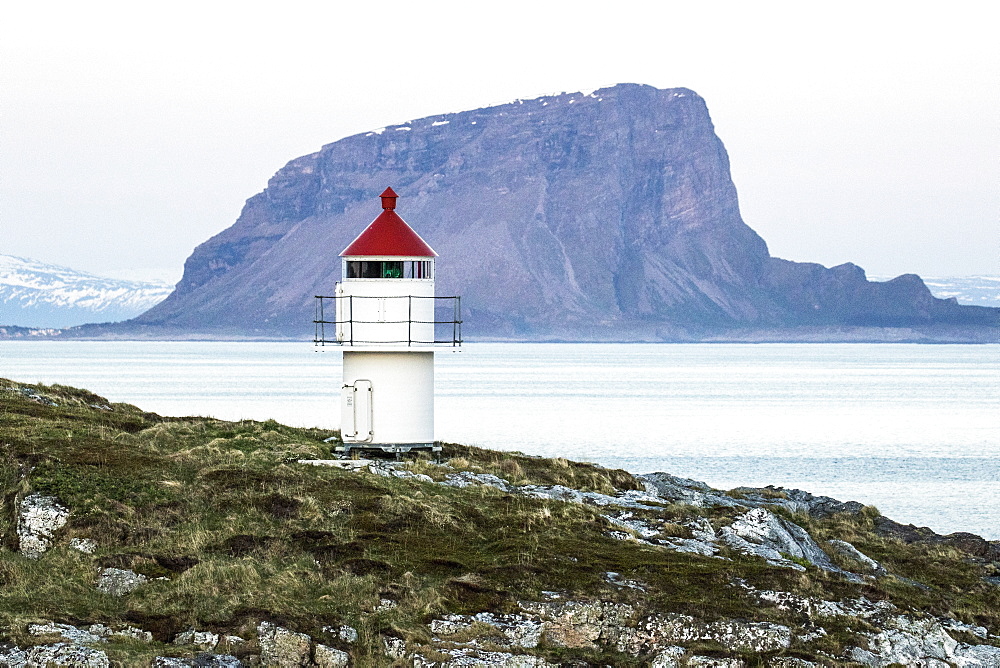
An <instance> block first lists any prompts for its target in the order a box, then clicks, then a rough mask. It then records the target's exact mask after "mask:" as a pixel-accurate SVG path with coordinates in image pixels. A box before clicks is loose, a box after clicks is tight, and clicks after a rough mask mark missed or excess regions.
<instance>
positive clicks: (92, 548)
mask: <svg viewBox="0 0 1000 668" xmlns="http://www.w3.org/2000/svg"><path fill="white" fill-rule="evenodd" d="M69 546H70V547H71V548H73V549H74V550H76V551H78V552H83V553H84V554H93V553H94V552H96V551H97V543H96V542H94V541H92V540H91V539H89V538H70V539H69Z"/></svg>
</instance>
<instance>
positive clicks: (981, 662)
mask: <svg viewBox="0 0 1000 668" xmlns="http://www.w3.org/2000/svg"><path fill="white" fill-rule="evenodd" d="M885 626H886V628H883V629H882V630H881V631H879V632H878V633H872V634H863V635H864V637H865V638H866V640H867V642H868V649H867V650H865V649H861V648H859V647H854V648H851V649H849V650H848V653H847V656H848V658H850V659H851V660H853V661H856V662H858V663H860V664H863V665H866V666H876V667H878V668H882V667H884V666H888V665H891V664H897V663H898V664H903V665H907V666H947V665H949V664H950V665H957V666H1000V647H994V646H992V645H968V644H965V643H959V642H958V641H957V640H955V639H954V638H952V637H951V636H950V635H948V632H947V631H946V630H945V628H944V627H943V626H942V624H941V622H940V621H938V620H936V619H930V618H926V619H913V618H912V617H908V616H906V615H898V616H896V617H892V618H890V619H887V620H886V622H885Z"/></svg>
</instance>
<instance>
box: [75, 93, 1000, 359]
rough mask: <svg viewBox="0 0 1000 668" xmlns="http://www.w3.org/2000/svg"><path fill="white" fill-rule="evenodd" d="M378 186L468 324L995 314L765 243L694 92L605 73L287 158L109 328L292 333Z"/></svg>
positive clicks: (985, 321) (470, 329) (521, 326)
mask: <svg viewBox="0 0 1000 668" xmlns="http://www.w3.org/2000/svg"><path fill="white" fill-rule="evenodd" d="M386 185H392V187H393V188H394V189H395V190H396V191H398V192H399V193H400V195H401V199H400V202H399V211H400V213H401V215H403V217H404V218H406V219H407V220H408V222H410V223H411V224H412V225H413V226H414V227H415V228H416V229H417V230H418V232H419V233H420V234H421V235H422V236H423V237H424V238H425V239H426V240H427V241H428V242H429V243H430V245H431V246H433V247H434V248H435V250H437V252H439V253H440V260H439V267H438V278H439V281H438V288H439V289H438V294H442V295H444V294H462V295H463V297H464V299H463V304H464V305H465V307H466V311H465V319H466V322H467V326H466V333H467V334H468V335H471V336H479V337H508V336H509V337H516V338H529V339H530V338H536V339H537V338H569V339H572V340H580V339H618V340H622V339H640V340H691V339H697V338H704V337H709V336H714V335H718V334H719V333H723V332H734V331H739V332H745V331H746V330H754V331H756V330H762V329H764V330H774V331H779V330H780V329H781V328H789V327H820V328H822V327H831V326H833V327H838V328H844V327H852V326H853V327H862V328H864V327H868V328H883V327H889V328H893V327H897V328H898V327H909V328H914V327H915V328H918V329H919V328H920V327H946V328H947V327H950V328H953V329H956V328H957V329H956V331H959V330H961V329H962V328H963V327H964V328H968V327H971V326H976V327H984V326H985V327H987V328H993V329H996V328H997V327H998V323H1000V316H998V314H1000V310H998V309H987V308H982V307H968V306H959V305H958V304H956V303H954V302H953V301H949V300H941V299H935V298H934V297H933V296H932V295H931V294H930V292H929V291H928V290H927V288H926V286H924V284H923V282H922V281H921V280H920V279H919V278H918V277H916V276H913V275H904V276H900V277H898V278H896V279H893V280H892V281H888V282H871V281H868V280H867V279H866V277H865V273H864V271H863V270H862V269H860V268H859V267H857V266H855V265H852V264H844V265H840V266H838V267H834V268H832V269H827V268H825V267H822V266H820V265H817V264H807V263H797V262H790V261H787V260H781V259H778V258H773V257H771V256H770V255H769V253H768V250H767V245H766V244H765V242H764V240H763V239H761V238H760V236H758V235H757V234H756V233H755V232H754V231H753V230H752V229H750V227H748V226H747V225H746V224H745V223H744V222H743V220H742V218H741V216H740V211H739V204H738V201H737V196H736V188H735V186H734V185H733V183H732V179H731V177H730V172H729V159H728V156H727V155H726V151H725V148H724V147H723V145H722V142H721V141H720V140H719V138H718V137H717V136H716V135H715V131H714V128H713V126H712V122H711V119H710V118H709V115H708V109H707V107H706V105H705V102H704V100H702V98H701V97H699V96H698V95H697V94H695V93H694V92H692V91H690V90H687V89H684V88H674V89H666V90H658V89H656V88H653V87H651V86H642V85H636V84H621V85H618V86H615V87H612V88H606V89H602V90H598V91H595V92H594V93H591V94H588V95H584V94H581V93H570V94H562V95H556V96H550V97H542V98H538V99H534V100H519V101H516V102H513V103H511V104H506V105H501V106H497V107H490V108H486V109H477V110H474V111H466V112H461V113H454V114H444V115H440V116H432V117H428V118H423V119H419V120H415V121H412V122H409V123H404V124H401V125H395V126H390V127H387V128H384V129H381V130H377V131H374V132H368V133H364V134H360V135H355V136H352V137H347V138H345V139H342V140H340V141H337V142H335V143H333V144H329V145H327V146H324V147H323V148H322V150H320V151H318V152H316V153H313V154H310V155H306V156H302V157H300V158H296V159H295V160H292V161H291V162H289V163H288V164H287V165H286V166H285V167H284V168H283V169H281V170H280V171H279V172H278V173H277V174H275V175H274V177H273V178H272V179H271V180H270V181H269V183H268V186H267V188H266V189H265V190H264V191H263V192H262V193H260V194H258V195H255V196H254V197H251V198H250V199H249V200H248V201H247V203H246V206H245V207H244V209H243V212H242V213H241V215H240V217H239V219H238V220H237V221H236V223H235V224H234V225H233V226H232V227H230V228H228V229H226V230H225V231H223V232H221V233H220V234H218V235H216V236H215V237H213V238H211V239H209V240H208V241H206V242H205V243H203V244H201V245H200V246H198V247H197V248H196V249H195V250H194V252H193V253H192V255H191V256H190V257H189V258H188V260H187V262H186V263H185V267H184V277H183V279H182V280H181V282H180V283H179V284H178V285H177V287H176V289H175V290H174V292H173V293H172V294H171V295H170V296H169V297H168V298H167V299H166V300H165V301H164V302H162V303H160V304H158V305H157V306H155V307H154V308H152V309H150V310H149V311H148V312H146V313H144V314H142V315H141V316H139V317H138V318H136V319H134V320H133V321H130V323H128V324H127V325H125V326H120V327H117V328H113V331H116V332H123V331H127V332H129V333H131V334H132V335H142V334H146V335H150V336H155V335H158V334H159V335H169V334H170V333H171V332H173V333H178V332H190V331H200V332H215V333H216V334H217V335H227V334H229V335H244V336H251V335H255V334H257V335H273V336H281V335H283V336H296V337H300V336H303V335H306V334H308V333H309V332H310V322H311V320H312V318H313V305H312V302H313V296H314V295H317V294H331V291H332V289H333V284H334V282H335V281H336V280H338V279H339V274H340V260H339V258H338V257H337V254H338V253H339V252H340V251H341V250H342V249H343V248H345V247H346V246H347V245H348V243H349V242H350V241H351V240H352V239H353V238H354V237H355V236H356V235H357V234H358V233H359V232H360V231H361V230H362V229H363V228H364V226H366V225H367V224H368V223H369V222H370V221H371V220H372V219H373V218H374V217H375V214H376V213H378V207H377V200H376V199H375V197H376V195H377V194H378V193H379V192H380V191H381V190H382V189H383V188H385V187H386ZM108 331H112V330H108ZM841 331H843V330H841ZM949 331H951V330H949ZM990 331H992V329H991V330H990ZM81 333H83V334H87V333H90V334H91V335H98V334H100V331H98V330H82V331H81ZM993 333H994V334H995V332H993ZM729 335H730V336H736V334H729ZM739 335H740V336H743V335H744V334H739ZM857 335H862V334H852V335H851V336H857ZM775 336H778V337H779V338H780V335H775ZM869 336H871V333H869ZM919 336H920V334H919V331H917V330H914V331H913V332H908V333H906V334H905V335H904V337H919ZM943 336H947V334H945V335H943Z"/></svg>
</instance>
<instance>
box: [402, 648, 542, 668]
mask: <svg viewBox="0 0 1000 668" xmlns="http://www.w3.org/2000/svg"><path fill="white" fill-rule="evenodd" d="M437 652H438V653H440V654H446V655H450V656H451V657H452V658H451V659H447V660H445V661H439V660H431V659H428V658H426V657H424V656H423V655H421V654H419V653H418V654H414V655H413V668H459V667H460V666H461V667H465V666H470V667H471V666H476V667H477V668H550V667H551V668H555V667H556V665H557V664H554V663H549V662H548V661H546V660H545V659H543V658H542V657H540V656H533V655H531V654H511V653H508V652H488V651H485V650H481V649H474V648H467V647H462V648H458V649H444V650H437Z"/></svg>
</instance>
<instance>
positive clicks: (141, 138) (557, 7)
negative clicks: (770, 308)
mask: <svg viewBox="0 0 1000 668" xmlns="http://www.w3.org/2000/svg"><path fill="white" fill-rule="evenodd" d="M4 5H5V7H4V11H3V16H4V20H3V22H2V24H0V254H8V255H20V256H25V257H30V258H34V259H37V260H41V261H44V262H51V263H54V264H62V265H66V266H70V267H74V268H77V269H82V270H86V271H91V272H94V273H98V274H102V275H109V276H119V277H129V278H147V277H149V278H153V277H158V278H165V279H170V280H177V279H179V277H180V275H181V271H182V267H183V262H184V260H185V258H186V257H187V256H188V255H189V254H190V253H191V250H192V249H193V248H194V247H195V246H196V245H197V244H199V243H201V242H202V241H205V240H206V239H208V238H209V237H210V236H212V235H213V234H215V233H217V232H219V231H221V230H223V229H225V228H226V227H228V226H230V225H231V224H232V223H233V222H234V221H235V220H236V217H237V216H238V215H239V212H240V209H241V207H242V206H243V203H244V201H245V200H246V199H247V198H249V197H251V196H252V195H254V194H255V193H257V192H259V191H260V190H262V189H263V188H264V186H265V185H266V183H267V180H268V178H270V177H271V175H273V174H274V172H276V171H277V170H278V169H280V168H281V167H282V166H283V165H284V164H285V163H286V162H287V161H289V160H291V159H292V158H295V157H298V156H300V155H304V154H306V153H311V152H313V151H316V150H318V149H319V148H320V147H321V146H322V145H323V144H327V143H331V142H333V141H336V140H338V139H341V138H343V137H346V136H349V135H352V134H355V133H358V132H363V131H367V130H370V129H374V128H378V127H381V126H383V125H387V124H393V123H400V122H404V121H407V120H410V119H414V118H419V117H422V116H428V115H432V114H438V113H445V112H451V111H462V110H466V109H474V108H477V107H482V106H487V105H490V104H495V103H502V102H506V101H510V100H514V99H517V98H532V97H536V96H539V95H544V94H550V93H558V92H561V91H567V92H573V91H577V90H592V89H595V88H600V87H603V86H608V85H613V84H615V83H622V82H635V83H645V84H650V85H653V86H657V87H659V88H667V87H673V86H685V87H687V88H691V89H693V90H695V91H697V92H698V93H699V94H701V95H702V96H703V97H704V98H705V100H706V101H707V103H708V107H709V111H710V112H711V115H712V118H713V121H714V122H715V126H716V131H717V133H718V134H719V136H720V137H721V138H722V141H723V142H724V143H725V145H726V148H727V149H728V151H729V156H730V160H731V163H732V172H733V179H734V181H735V183H736V187H737V190H738V191H739V196H740V204H741V208H742V212H743V218H744V220H746V222H747V223H748V224H749V225H750V226H751V227H753V228H754V229H755V230H757V232H758V233H760V234H761V236H763V237H764V239H765V240H766V241H767V242H768V245H769V247H770V249H771V253H772V254H773V255H777V256H779V257H784V258H787V259H791V260H798V261H812V262H820V263H823V264H825V265H827V266H830V265H835V264H840V263H842V262H847V261H852V262H855V263H856V264H859V265H861V266H862V267H864V268H865V269H866V270H867V271H868V273H869V274H872V275H896V274H900V273H907V272H913V273H919V274H921V275H924V276H962V275H974V274H1000V47H998V40H997V37H996V31H995V28H996V21H995V17H994V16H993V15H992V14H991V13H990V14H988V12H989V11H990V10H989V9H988V8H989V3H986V2H981V1H980V2H965V1H962V0H959V1H952V2H948V3H913V2H872V1H869V2H802V1H801V0H799V1H796V2H766V1H758V2H746V1H740V2H692V1H691V0H685V1H684V2H648V3H639V2H628V1H618V2H603V3H595V4H592V5H587V4H584V3H579V2H566V3H556V2H544V1H539V0H534V1H532V2H522V1H520V0H510V1H506V2H502V3H492V4H489V5H487V4H485V3H471V2H419V3H418V2H408V3H393V2H386V3H374V2H370V3H344V2H323V3H320V2H295V1H286V2H282V3H273V2H269V3H255V2H242V3H229V2H207V1H205V0H202V1H200V2H186V1H180V2H169V3H165V2H158V1H152V2H145V3H136V2H128V3H124V2H123V3H112V2H99V1H91V2H44V1H41V2H33V3H26V2H20V3H15V2H13V1H11V2H7V3H4ZM921 7H924V8H921ZM364 222H367V221H364ZM414 222H415V221H414ZM336 250H337V249H334V251H336Z"/></svg>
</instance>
